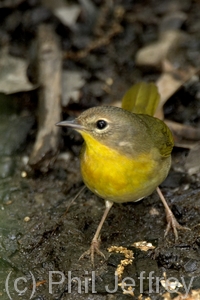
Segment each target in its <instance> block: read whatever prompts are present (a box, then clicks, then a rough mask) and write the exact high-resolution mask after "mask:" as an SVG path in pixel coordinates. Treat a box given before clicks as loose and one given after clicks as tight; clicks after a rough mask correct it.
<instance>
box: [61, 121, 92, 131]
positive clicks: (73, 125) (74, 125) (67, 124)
mask: <svg viewBox="0 0 200 300" xmlns="http://www.w3.org/2000/svg"><path fill="white" fill-rule="evenodd" d="M56 126H60V127H70V128H72V129H75V130H78V131H79V130H80V131H82V130H86V128H85V127H84V126H83V125H80V124H78V122H77V120H76V119H75V120H73V121H62V122H58V123H56Z"/></svg>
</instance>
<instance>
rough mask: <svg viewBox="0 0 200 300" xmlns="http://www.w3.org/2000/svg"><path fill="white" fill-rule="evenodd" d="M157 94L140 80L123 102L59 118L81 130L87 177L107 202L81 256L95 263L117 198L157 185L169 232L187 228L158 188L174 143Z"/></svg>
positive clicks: (129, 197) (143, 194)
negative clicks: (158, 115)
mask: <svg viewBox="0 0 200 300" xmlns="http://www.w3.org/2000/svg"><path fill="white" fill-rule="evenodd" d="M159 98H160V96H159V93H158V91H157V87H156V86H155V84H153V83H144V82H142V83H138V84H136V85H134V86H133V87H132V88H131V89H130V90H128V91H127V93H126V94H125V96H124V98H123V100H122V108H118V107H114V106H99V107H93V108H90V109H88V110H86V111H84V112H83V113H82V114H81V115H80V116H79V117H78V118H76V119H75V120H73V121H63V122H59V123H57V124H56V125H58V126H66V127H71V128H73V129H74V130H76V131H78V132H79V133H80V134H81V135H82V137H83V139H84V141H85V142H84V144H83V146H82V149H81V153H80V164H81V173H82V177H83V181H84V183H85V185H86V186H87V187H88V188H89V189H90V190H91V191H92V192H93V193H94V194H96V195H97V196H99V197H101V198H103V199H104V200H105V206H106V208H105V211H104V214H103V216H102V219H101V222H100V223H99V226H98V228H97V231H96V233H95V235H94V237H93V239H92V242H91V246H90V249H89V250H88V251H86V252H85V253H84V254H83V255H82V256H81V257H80V258H83V257H84V256H85V255H90V256H91V262H92V264H93V265H94V253H95V252H96V253H97V254H99V255H101V256H103V257H105V256H104V254H103V253H102V252H101V251H100V250H99V247H100V245H99V244H100V231H101V228H102V226H103V223H104V221H105V219H106V217H107V215H108V212H109V211H110V209H111V207H112V205H113V203H124V202H135V201H138V200H141V199H142V198H144V197H146V196H148V195H150V194H152V193H153V191H154V190H156V189H157V192H158V194H159V196H160V198H161V200H162V202H163V204H164V207H165V211H166V218H167V223H168V225H167V229H166V232H165V235H167V233H168V232H169V230H170V228H172V229H173V231H174V234H175V238H176V239H177V238H178V233H177V229H188V228H186V227H182V226H181V225H180V224H179V223H178V222H177V220H176V218H175V217H174V215H173V213H172V211H171V210H170V208H169V206H168V204H167V202H166V200H165V198H164V196H163V194H162V193H161V191H160V189H159V188H158V186H159V184H161V183H162V182H163V181H164V179H165V178H166V177H167V175H168V172H169V169H170V166H171V152H172V149H173V146H174V142H173V136H172V133H171V131H170V130H169V128H168V127H167V126H166V124H165V123H164V122H163V121H161V120H159V119H157V118H155V117H153V114H154V113H155V110H156V108H157V106H158V103H159Z"/></svg>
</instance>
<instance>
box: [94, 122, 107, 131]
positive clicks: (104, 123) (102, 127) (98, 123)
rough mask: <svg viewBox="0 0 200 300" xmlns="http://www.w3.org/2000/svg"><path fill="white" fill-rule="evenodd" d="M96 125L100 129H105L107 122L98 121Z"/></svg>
mask: <svg viewBox="0 0 200 300" xmlns="http://www.w3.org/2000/svg"><path fill="white" fill-rule="evenodd" d="M96 125H97V128H98V129H104V128H106V126H107V122H106V121H105V120H98V121H97V123H96Z"/></svg>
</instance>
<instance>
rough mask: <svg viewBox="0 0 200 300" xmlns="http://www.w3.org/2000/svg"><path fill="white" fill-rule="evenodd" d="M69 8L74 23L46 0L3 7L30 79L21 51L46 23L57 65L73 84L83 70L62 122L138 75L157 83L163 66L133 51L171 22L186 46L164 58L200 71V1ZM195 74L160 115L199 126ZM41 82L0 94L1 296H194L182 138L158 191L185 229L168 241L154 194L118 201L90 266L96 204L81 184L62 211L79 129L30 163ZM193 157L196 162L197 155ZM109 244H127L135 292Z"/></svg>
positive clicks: (3, 39)
mask: <svg viewBox="0 0 200 300" xmlns="http://www.w3.org/2000/svg"><path fill="white" fill-rule="evenodd" d="M84 3H85V4H84ZM69 4H76V5H77V7H78V8H79V15H78V17H77V19H76V21H74V23H72V25H66V24H63V23H62V22H61V20H60V19H59V18H58V17H57V16H56V17H55V14H54V9H53V8H52V7H50V8H49V7H48V5H47V4H46V3H45V1H42V2H40V1H37V0H36V1H31V0H27V1H13V2H12V1H11V2H10V1H6V0H5V1H2V2H1V3H0V14H1V16H2V17H1V29H0V43H1V46H2V48H3V47H4V46H5V45H6V47H8V49H9V54H10V55H12V56H14V57H17V58H23V59H25V60H26V61H28V62H29V67H28V69H27V74H28V77H29V79H30V80H31V82H32V83H33V84H35V83H34V82H35V81H34V79H35V78H36V75H35V73H34V68H33V67H32V66H33V65H34V64H33V61H34V59H31V58H30V56H29V52H30V49H35V48H32V44H34V41H35V39H36V36H37V29H38V27H39V26H40V25H41V24H44V23H46V24H50V25H51V26H52V28H53V31H54V32H55V33H56V34H57V36H58V38H59V40H60V44H61V49H62V52H63V60H62V63H63V69H64V70H67V71H68V72H69V77H71V76H73V74H74V73H73V72H75V71H76V72H77V73H76V76H78V77H76V78H78V79H77V81H80V77H81V78H82V83H80V82H79V83H78V86H75V88H74V89H75V91H76V92H77V93H76V96H74V95H73V96H68V97H67V98H65V97H64V95H63V96H62V98H63V99H64V98H65V100H63V101H62V105H61V107H62V115H61V116H60V120H62V119H68V118H69V119H71V118H74V117H76V116H77V115H79V114H80V113H81V112H82V111H83V110H84V109H86V108H88V107H92V106H96V105H101V104H114V103H115V102H116V101H120V99H121V97H122V95H123V94H124V92H125V91H126V90H127V88H128V87H129V86H130V85H131V84H133V83H135V82H137V81H139V80H145V81H156V80H157V79H158V78H159V76H160V75H161V74H162V72H163V71H162V67H161V65H160V64H159V62H158V64H157V65H154V66H152V65H151V66H149V65H148V66H146V65H145V64H144V65H142V66H141V65H140V64H139V65H138V64H137V63H136V56H137V53H138V51H139V49H141V48H143V47H144V46H146V45H149V44H151V43H153V42H156V41H158V40H159V36H160V33H162V31H163V30H168V29H169V28H170V30H172V31H176V30H179V31H181V33H182V34H186V35H187V42H185V40H184V43H183V44H181V45H179V47H178V49H174V48H173V49H174V51H170V53H168V55H169V57H170V58H169V59H170V61H173V64H175V65H176V67H177V69H179V68H182V69H184V68H185V66H187V67H188V65H190V66H193V67H194V68H196V69H197V70H198V68H199V64H200V58H199V49H200V44H199V32H200V22H199V9H200V4H199V2H198V1H189V0H188V1H177V0H176V1H164V2H163V1H128V0H126V1H113V2H112V1H111V2H109V1H108V2H106V1H105V2H104V1H97V0H96V1H93V2H92V3H91V2H90V1H85V2H84V1H80V2H78V1H77V2H76V1H70V3H69ZM97 21H98V22H97ZM113 24H114V25H113ZM112 26H114V27H112ZM116 26H120V30H119V28H118V27H117V29H116ZM95 29H96V31H95ZM97 29H98V32H97ZM108 32H109V34H108ZM102 37H104V38H106V42H105V40H102ZM99 40H100V42H99V43H100V45H99V44H98V45H97V42H98V41H99ZM94 41H95V42H94ZM95 43H96V44H95ZM91 44H92V46H91ZM88 45H90V46H91V47H89V46H88ZM175 50H176V51H175ZM34 51H36V50H31V52H34ZM80 51H83V52H84V51H85V52H84V53H83V52H80ZM11 71H12V69H11ZM72 73H73V74H72ZM15 76H16V75H15ZM195 76H196V77H195V78H193V77H192V79H191V78H190V80H189V82H188V81H187V82H186V84H182V85H181V86H180V88H179V90H178V91H176V93H174V94H173V95H172V97H171V98H170V99H169V101H168V102H167V103H166V104H165V106H164V112H165V117H167V119H171V120H173V121H176V122H179V123H180V124H186V125H190V126H193V127H194V128H197V129H198V128H199V125H200V102H199V98H200V96H199V95H200V84H199V78H198V72H197V73H196V74H195ZM69 77H68V78H69ZM73 80H75V81H76V79H73ZM40 88H41V87H38V86H37V84H36V86H34V87H32V88H31V90H30V91H24V90H23V89H22V90H19V91H17V93H16V92H15V93H13V92H10V93H8V94H9V95H6V93H5V92H2V93H1V94H0V105H1V111H0V115H1V118H0V137H1V138H0V140H1V145H0V154H1V159H0V177H1V181H0V208H1V210H0V265H1V269H0V270H1V271H0V272H1V275H0V299H3V300H4V299H9V297H10V299H30V298H31V299H35V300H36V299H37V300H39V299H40V300H42V299H43V300H46V299H60V300H61V299H99V300H100V299H108V300H109V299H118V300H119V299H129V298H130V299H131V297H132V298H133V299H136V298H137V299H138V298H139V299H145V298H148V299H163V297H164V298H165V299H172V298H174V297H180V298H179V299H182V298H181V297H182V296H184V295H185V294H187V288H188V287H189V288H190V293H191V294H190V299H191V298H192V299H193V298H194V299H198V297H199V289H200V181H199V171H196V172H194V174H192V175H191V173H190V174H189V173H188V169H187V167H185V163H186V161H187V157H188V154H189V151H190V149H191V148H192V146H190V143H189V144H187V145H189V146H187V147H186V146H185V143H184V147H180V144H181V143H180V139H179V143H177V145H179V147H175V148H174V151H173V153H172V168H171V171H170V173H169V176H168V178H167V179H166V180H165V182H164V183H163V184H162V185H161V189H162V191H163V193H164V195H165V197H166V199H167V201H168V203H169V205H170V207H171V208H172V210H173V213H174V214H175V216H176V218H177V220H178V221H179V222H180V224H181V225H183V226H187V227H189V228H190V229H191V230H186V231H179V239H178V240H177V241H175V240H174V235H173V233H172V232H170V233H169V235H168V236H167V237H166V238H164V231H165V228H166V218H165V212H164V208H163V206H162V203H161V201H160V200H159V197H158V195H157V194H156V192H155V193H153V194H152V195H151V196H149V197H147V198H145V199H144V200H142V201H140V202H137V203H125V204H121V205H118V204H115V205H114V206H113V208H112V209H111V212H110V213H109V216H108V218H107V219H106V221H105V224H104V226H103V229H102V233H101V249H102V251H103V252H104V254H105V256H106V259H105V260H104V259H103V258H102V257H98V256H96V257H95V267H92V265H91V262H90V260H89V259H88V258H84V259H82V260H79V257H80V256H81V254H82V253H83V252H84V251H86V250H87V249H88V247H89V245H90V241H91V239H92V237H93V235H94V233H95V230H96V228H97V225H98V223H99V221H100V219H101V216H102V213H103V210H104V201H103V200H102V199H100V198H97V196H95V195H94V194H92V193H91V192H90V191H89V190H87V189H86V190H84V191H83V192H82V193H81V194H80V196H79V197H78V198H77V199H76V200H75V201H74V202H73V204H71V205H70V207H68V206H69V204H70V202H71V200H72V199H73V197H74V196H75V195H76V194H77V193H78V192H79V191H80V189H81V188H82V186H83V183H82V180H81V174H80V169H79V158H78V153H79V151H80V148H81V144H82V139H81V137H80V136H79V135H78V134H77V133H74V132H72V131H67V130H63V132H62V135H60V136H59V144H58V146H57V149H55V150H56V151H55V153H54V154H51V155H50V157H48V159H47V161H48V163H45V168H41V167H40V166H41V164H39V165H35V166H33V165H31V166H30V165H29V157H30V155H31V153H32V149H33V147H34V143H35V139H36V135H37V131H38V121H37V120H38V114H39V113H40V111H38V94H39V89H40ZM68 89H69V87H68ZM26 90H27V89H26ZM60 120H57V121H60ZM182 138H183V139H184V137H182ZM197 140H198V139H196V141H193V145H195V143H197V142H198V141H197ZM186 141H187V139H186ZM190 142H191V141H190ZM45 159H46V157H44V160H45ZM195 165H196V166H197V167H198V166H199V163H198V159H197V160H196V161H195ZM197 170H198V168H197ZM138 241H147V242H149V243H151V244H152V245H153V246H154V247H152V249H149V250H148V251H143V250H141V249H138V248H136V247H135V246H134V245H133V244H134V243H135V242H138ZM111 246H119V247H120V246H122V247H126V248H127V249H129V250H132V251H133V255H134V259H133V262H132V263H131V264H129V265H127V266H126V267H125V268H124V271H123V274H122V278H121V279H119V283H120V282H122V280H123V279H125V278H126V277H129V279H126V280H125V281H126V283H127V284H133V282H135V286H134V287H135V290H134V293H131V292H129V294H126V293H127V291H124V292H123V289H122V287H121V286H117V284H116V282H115V280H116V278H115V271H116V269H117V266H118V265H119V264H120V262H121V260H122V259H124V255H123V254H119V253H109V252H108V250H107V249H108V248H109V247H111ZM151 272H152V273H151ZM151 274H152V276H153V277H154V278H153V279H152V280H151ZM142 275H143V277H144V278H143V277H142ZM74 277H76V278H74ZM161 277H163V278H162V280H163V281H161ZM171 277H173V278H171ZM167 278H168V279H169V278H171V282H174V281H176V280H177V281H179V285H178V283H177V286H176V285H175V286H174V289H173V287H172V284H171V286H170V287H167V286H166V279H167ZM34 280H35V281H34ZM127 289H128V286H126V290H127ZM175 289H176V291H175ZM125 292H126V293H125ZM9 295H10V296H9ZM186 296H187V295H186Z"/></svg>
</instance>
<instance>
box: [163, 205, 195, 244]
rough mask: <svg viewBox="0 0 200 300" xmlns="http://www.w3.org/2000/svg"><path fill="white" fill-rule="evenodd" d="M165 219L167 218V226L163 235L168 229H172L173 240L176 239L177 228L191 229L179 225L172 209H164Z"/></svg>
mask: <svg viewBox="0 0 200 300" xmlns="http://www.w3.org/2000/svg"><path fill="white" fill-rule="evenodd" d="M166 219H167V228H166V231H165V237H166V235H167V234H168V233H169V230H170V229H172V230H173V232H174V235H175V240H177V239H178V231H177V230H191V229H190V228H188V227H184V226H181V225H180V224H179V223H178V221H177V220H176V218H175V216H174V214H173V213H172V211H171V210H170V211H166Z"/></svg>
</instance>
